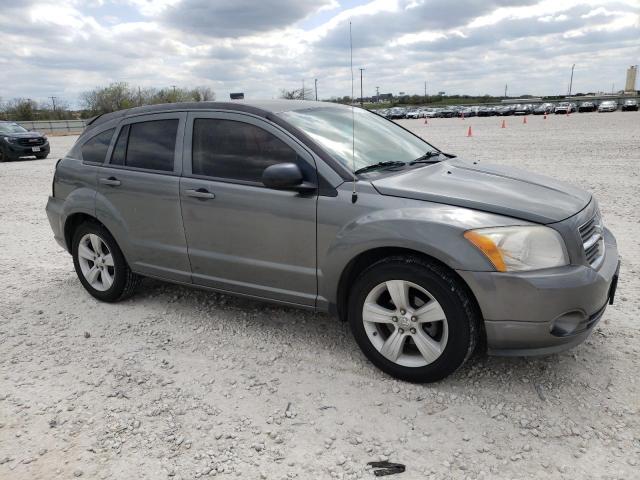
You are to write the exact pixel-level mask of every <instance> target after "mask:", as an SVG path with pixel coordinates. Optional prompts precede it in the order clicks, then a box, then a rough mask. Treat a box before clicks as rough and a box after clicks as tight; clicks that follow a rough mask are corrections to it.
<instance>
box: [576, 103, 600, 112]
mask: <svg viewBox="0 0 640 480" xmlns="http://www.w3.org/2000/svg"><path fill="white" fill-rule="evenodd" d="M595 111H596V104H595V103H593V102H582V103H581V104H580V106H579V107H578V112H580V113H582V112H595Z"/></svg>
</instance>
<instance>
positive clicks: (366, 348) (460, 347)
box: [348, 256, 481, 383]
mask: <svg viewBox="0 0 640 480" xmlns="http://www.w3.org/2000/svg"><path fill="white" fill-rule="evenodd" d="M388 280H405V281H409V282H412V283H414V284H416V285H419V286H420V287H422V288H424V289H425V290H427V291H428V292H429V293H430V294H432V296H433V297H434V299H435V300H437V302H438V303H439V304H440V306H441V307H442V310H443V311H444V313H445V315H446V320H447V325H448V340H447V343H446V346H445V347H444V349H443V351H442V353H441V354H440V356H439V357H438V358H437V359H436V360H435V361H433V362H432V363H430V364H427V365H425V366H420V367H407V366H403V365H398V364H397V363H394V362H393V361H391V360H389V359H387V358H386V357H385V356H383V355H382V354H381V353H380V352H379V351H378V350H377V349H376V347H375V346H374V345H373V344H372V343H371V340H370V339H369V337H368V336H367V333H366V331H365V327H364V323H363V320H362V308H363V305H364V302H365V299H366V297H367V295H368V294H369V292H371V291H372V289H374V288H375V287H376V285H379V284H380V283H382V282H385V281H388ZM475 305H476V304H475V301H474V300H473V299H472V296H471V293H470V292H469V291H468V289H467V287H466V285H464V284H462V282H461V281H460V280H459V279H457V278H456V277H455V275H454V274H453V273H452V272H451V271H449V270H448V269H447V268H445V267H443V266H441V265H439V264H436V263H435V262H429V261H425V260H423V259H420V258H417V257H410V256H395V257H389V258H386V259H383V260H381V261H379V262H376V263H374V264H373V265H371V266H370V267H368V268H367V269H366V270H364V271H363V272H362V273H361V274H360V275H359V276H358V278H357V279H356V281H355V283H354V285H353V287H352V289H351V292H350V294H349V305H348V320H349V323H350V326H351V331H352V332H353V335H354V337H355V340H356V342H357V343H358V345H359V346H360V348H361V349H362V351H363V353H364V354H365V355H366V357H367V358H368V359H369V360H370V361H371V362H372V363H373V364H374V365H376V366H377V367H378V368H380V369H381V370H382V371H384V372H385V373H387V374H389V375H391V376H393V377H395V378H398V379H400V380H405V381H409V382H414V383H429V382H436V381H438V380H441V379H443V378H445V377H447V376H448V375H450V374H452V373H453V372H454V371H456V370H457V369H458V368H459V367H460V366H461V365H462V364H463V363H464V362H465V361H466V360H467V359H468V358H469V357H470V356H471V355H472V354H473V352H474V349H475V347H476V344H477V343H478V340H479V325H480V321H481V318H480V314H479V312H478V309H477V307H476V306H475Z"/></svg>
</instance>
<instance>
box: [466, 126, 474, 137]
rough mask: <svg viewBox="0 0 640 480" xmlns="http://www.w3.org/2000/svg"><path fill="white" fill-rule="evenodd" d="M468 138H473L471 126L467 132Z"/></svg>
mask: <svg viewBox="0 0 640 480" xmlns="http://www.w3.org/2000/svg"><path fill="white" fill-rule="evenodd" d="M467 137H473V133H471V125H469V130H467Z"/></svg>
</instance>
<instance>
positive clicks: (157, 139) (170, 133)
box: [116, 119, 178, 172]
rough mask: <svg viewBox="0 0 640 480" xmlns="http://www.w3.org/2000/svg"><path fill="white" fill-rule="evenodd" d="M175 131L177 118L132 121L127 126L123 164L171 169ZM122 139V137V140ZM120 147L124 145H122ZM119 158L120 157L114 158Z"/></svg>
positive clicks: (153, 168)
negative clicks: (125, 151) (126, 142)
mask: <svg viewBox="0 0 640 480" xmlns="http://www.w3.org/2000/svg"><path fill="white" fill-rule="evenodd" d="M124 130H125V129H123V130H122V133H124ZM177 132H178V120H177V119H175V120H174V119H171V120H153V121H149V122H140V123H132V124H131V125H130V126H129V143H128V145H127V149H126V150H127V153H126V155H125V158H124V164H125V165H126V166H128V167H135V168H144V169H148V170H164V171H168V172H171V171H173V158H174V152H175V148H176V135H177ZM121 136H122V134H121ZM124 141H125V140H124V138H123V139H122V142H124ZM120 142H121V139H120V138H118V143H120ZM119 147H120V145H119ZM121 148H124V146H123V145H122V146H121ZM121 154H122V153H121V152H120V155H121ZM120 158H122V157H121V156H120V157H119V158H116V160H119V159H120Z"/></svg>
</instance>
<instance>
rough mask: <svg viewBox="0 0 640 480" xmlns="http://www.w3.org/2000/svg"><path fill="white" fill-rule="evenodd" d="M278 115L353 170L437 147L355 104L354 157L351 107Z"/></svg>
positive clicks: (412, 156)
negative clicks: (353, 151) (353, 152)
mask: <svg viewBox="0 0 640 480" xmlns="http://www.w3.org/2000/svg"><path fill="white" fill-rule="evenodd" d="M278 115H279V116H281V117H282V118H284V119H285V120H286V121H288V122H289V123H291V124H292V125H293V126H294V127H297V128H299V129H300V130H302V131H303V132H304V133H305V134H307V135H308V136H309V137H311V138H312V139H313V140H315V141H316V142H317V143H318V144H319V145H320V146H321V147H323V148H324V149H325V150H326V151H327V153H329V154H330V155H331V156H332V157H333V158H335V159H336V160H337V161H339V162H340V163H341V164H342V165H344V166H345V167H346V168H348V169H349V170H350V171H356V170H359V169H361V168H364V167H367V166H369V165H374V164H376V163H380V162H389V161H393V162H405V163H406V162H411V161H412V160H415V159H416V158H419V157H421V156H422V155H424V154H425V152H427V151H433V150H437V149H436V148H434V147H433V146H431V145H429V144H428V143H427V142H425V141H424V140H422V139H420V138H418V137H416V136H415V135H413V134H411V133H409V132H408V131H406V130H404V129H403V128H401V127H399V126H398V125H396V124H395V123H393V122H390V121H389V120H386V119H384V118H382V117H380V116H378V115H376V114H373V113H371V112H368V111H367V110H363V109H361V108H354V109H353V115H354V120H355V157H354V159H353V158H352V123H351V122H352V118H351V109H350V108H336V107H328V108H313V109H309V110H293V111H289V112H281V113H279V114H278Z"/></svg>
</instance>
